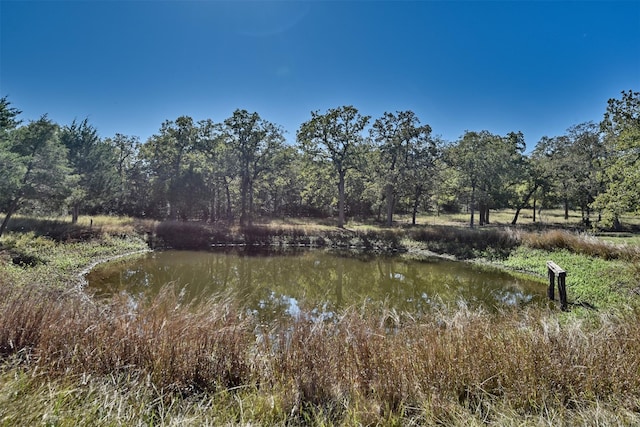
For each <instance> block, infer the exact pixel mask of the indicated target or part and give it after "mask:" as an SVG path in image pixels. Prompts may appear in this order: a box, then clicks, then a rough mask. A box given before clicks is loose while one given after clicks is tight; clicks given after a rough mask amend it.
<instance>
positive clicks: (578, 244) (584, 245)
mask: <svg viewBox="0 0 640 427" xmlns="http://www.w3.org/2000/svg"><path fill="white" fill-rule="evenodd" d="M521 240H522V243H523V244H525V245H526V246H528V247H530V248H533V249H544V250H547V251H554V250H559V249H567V250H569V251H571V252H573V253H578V254H583V255H587V256H593V257H598V258H602V259H605V260H611V259H623V260H627V261H631V260H634V259H637V258H639V257H640V248H639V247H638V246H637V245H629V244H614V243H610V242H607V241H603V240H600V239H598V238H597V237H595V236H590V235H587V234H576V233H571V232H568V231H564V230H551V231H547V232H545V233H523V234H522V235H521Z"/></svg>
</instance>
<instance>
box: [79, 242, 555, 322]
mask: <svg viewBox="0 0 640 427" xmlns="http://www.w3.org/2000/svg"><path fill="white" fill-rule="evenodd" d="M87 280H88V282H89V289H90V290H92V291H94V292H95V293H96V295H97V296H109V295H113V294H116V293H126V294H127V295H128V296H130V297H131V298H132V299H134V300H136V301H140V302H143V301H144V300H146V299H148V298H150V297H152V296H154V295H155V294H157V292H158V291H159V289H160V288H161V287H162V286H164V285H166V284H175V286H177V287H178V288H179V289H181V290H182V293H183V297H184V299H185V301H192V300H194V299H198V298H203V297H209V296H221V297H226V298H234V299H236V300H237V301H239V302H241V303H242V304H244V305H245V306H246V307H247V309H249V310H251V311H254V312H255V313H256V314H258V315H259V316H261V317H264V318H265V320H270V319H273V318H277V317H279V316H292V317H297V316H300V315H301V313H307V314H308V315H311V316H314V317H317V318H327V317H331V316H333V313H335V312H336V311H337V310H339V309H340V308H343V307H345V306H351V305H355V306H358V305H362V304H373V305H375V304H381V303H384V304H387V305H388V306H390V307H393V308H395V309H396V310H399V311H408V312H410V313H414V314H419V313H423V312H426V311H427V310H430V309H433V308H434V307H437V306H439V305H442V304H447V305H455V304H457V302H458V301H460V300H464V301H465V302H466V303H467V304H468V305H469V306H470V307H478V306H482V307H485V308H487V309H489V310H492V309H495V308H497V307H500V306H504V305H510V306H517V305H523V304H531V303H538V302H541V301H543V300H544V292H545V287H544V285H542V284H540V283H537V282H533V281H529V280H523V279H519V278H515V277H513V276H511V275H509V274H507V273H505V272H503V271H499V270H495V269H488V268H486V267H480V266H477V265H471V264H465V263H459V262H453V261H446V260H440V259H433V260H430V261H428V262H427V261H415V260H407V259H404V258H402V257H398V256H396V257H392V256H375V257H374V256H367V255H359V256H355V257H354V256H347V255H345V254H343V253H335V252H329V251H320V250H309V251H299V252H296V253H280V254H274V253H269V254H265V253H249V252H243V251H229V250H227V251H223V252H191V251H166V252H154V253H150V254H148V255H145V256H143V257H139V258H136V259H132V260H124V261H119V262H116V263H112V264H106V265H102V266H99V267H97V268H95V269H94V270H93V271H92V272H91V273H89V274H88V275H87Z"/></svg>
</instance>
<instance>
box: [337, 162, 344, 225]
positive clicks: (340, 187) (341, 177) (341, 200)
mask: <svg viewBox="0 0 640 427" xmlns="http://www.w3.org/2000/svg"><path fill="white" fill-rule="evenodd" d="M344 175H345V172H344V171H340V172H338V227H340V228H344Z"/></svg>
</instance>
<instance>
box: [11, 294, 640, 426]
mask: <svg viewBox="0 0 640 427" xmlns="http://www.w3.org/2000/svg"><path fill="white" fill-rule="evenodd" d="M639 320H640V313H638V312H634V313H633V314H631V315H630V318H629V319H625V320H624V321H619V320H614V319H611V318H608V317H606V316H603V317H601V318H599V320H598V324H597V325H596V326H593V327H589V326H587V325H583V324H580V322H579V321H577V320H574V321H570V322H568V323H566V324H561V323H560V322H559V321H558V320H556V319H553V318H549V317H547V315H545V314H544V312H542V311H539V310H537V311H524V312H517V311H509V312H504V313H501V314H500V315H490V314H486V313H482V312H472V311H469V310H467V309H466V308H464V307H462V308H459V309H458V310H456V311H451V312H434V313H432V314H430V315H428V316H426V317H425V318H421V319H413V318H410V317H407V316H405V315H400V314H398V313H396V312H394V311H389V310H386V311H382V312H377V313H364V312H359V311H357V310H355V309H349V310H346V311H345V312H343V313H340V314H339V315H338V317H337V318H335V319H333V320H331V321H326V320H325V321H317V320H312V319H310V318H306V317H305V316H302V317H301V318H299V319H297V320H296V319H291V320H288V321H284V322H283V323H281V324H279V325H275V326H273V325H272V326H264V325H260V324H259V323H258V322H257V320H256V319H254V318H253V317H252V316H251V315H248V314H247V313H246V312H245V311H244V310H242V309H241V307H236V306H234V305H232V304H231V303H228V302H225V301H208V302H207V303H203V304H199V305H197V306H183V305H182V304H181V303H180V300H179V297H177V296H176V294H175V293H174V292H173V290H172V289H170V288H167V289H166V291H165V292H163V293H162V294H161V295H160V296H158V297H157V298H156V299H155V300H154V301H153V302H152V303H151V304H150V305H146V306H132V305H131V304H130V303H129V302H128V301H127V300H126V299H123V298H115V299H114V300H112V301H111V302H110V303H109V304H107V305H100V304H97V303H94V302H92V301H91V300H88V299H86V298H82V297H81V294H79V293H76V292H72V291H69V292H60V291H51V290H45V289H42V288H18V287H13V286H10V285H3V286H2V287H0V354H1V355H2V359H4V360H5V361H7V360H10V359H12V358H15V357H17V358H18V359H19V360H21V363H22V364H24V365H26V366H29V367H30V368H31V369H37V370H38V371H40V372H47V373H48V374H49V375H51V376H52V378H55V377H57V376H58V377H59V376H77V377H80V376H87V375H89V376H101V375H112V376H120V375H121V376H123V377H126V378H128V381H133V382H136V381H148V382H149V383H150V385H152V386H153V387H155V388H156V389H158V390H161V391H162V394H163V395H164V396H168V397H170V398H171V399H174V398H180V397H182V398H185V397H188V396H197V395H198V394H199V393H201V392H220V391H232V390H237V389H239V388H245V389H246V388H248V389H250V390H254V392H255V393H257V394H259V395H265V396H266V395H269V396H274V395H275V396H277V397H278V399H277V401H278V402H279V405H282V408H280V409H281V410H282V411H283V412H284V413H289V414H292V415H294V417H295V416H302V415H303V414H305V413H306V411H308V410H312V409H313V408H315V409H314V410H320V411H321V412H323V413H324V414H325V416H327V417H329V419H330V420H331V421H334V422H336V421H339V420H340V419H341V418H342V417H343V416H345V410H346V408H347V407H348V408H354V407H360V408H363V410H364V412H363V413H362V414H360V416H359V417H360V420H361V421H363V422H365V423H368V422H380V421H381V420H382V419H384V417H386V416H388V415H389V414H391V413H395V414H401V413H404V414H405V415H404V416H406V417H409V418H413V419H423V421H424V420H425V418H423V417H427V418H426V419H429V420H431V421H434V420H440V421H441V422H445V423H446V422H447V417H448V414H451V413H456V412H459V411H461V410H463V411H468V412H470V413H473V414H476V415H479V416H480V417H481V418H482V419H484V420H490V419H491V418H492V417H493V416H495V415H496V414H495V412H494V410H493V409H492V408H494V406H495V405H502V406H503V407H504V405H508V407H510V408H511V409H512V410H514V411H516V412H517V413H519V414H521V415H522V414H525V413H526V414H532V413H533V414H535V413H540V412H541V411H545V410H548V409H549V408H555V409H562V410H571V409H572V408H578V407H581V406H584V405H591V404H594V403H596V402H600V403H603V404H616V405H621V406H622V407H624V408H626V409H627V410H630V411H637V410H639V409H640V407H639V406H638V402H640V392H639V391H640V375H639V374H640V361H639V360H638V358H637V355H638V354H640V322H639ZM296 414H297V415H296Z"/></svg>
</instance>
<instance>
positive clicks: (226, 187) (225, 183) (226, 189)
mask: <svg viewBox="0 0 640 427" xmlns="http://www.w3.org/2000/svg"><path fill="white" fill-rule="evenodd" d="M224 191H225V195H226V196H227V220H228V221H231V219H232V218H233V216H232V212H231V190H229V183H228V182H227V179H226V178H225V179H224Z"/></svg>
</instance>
